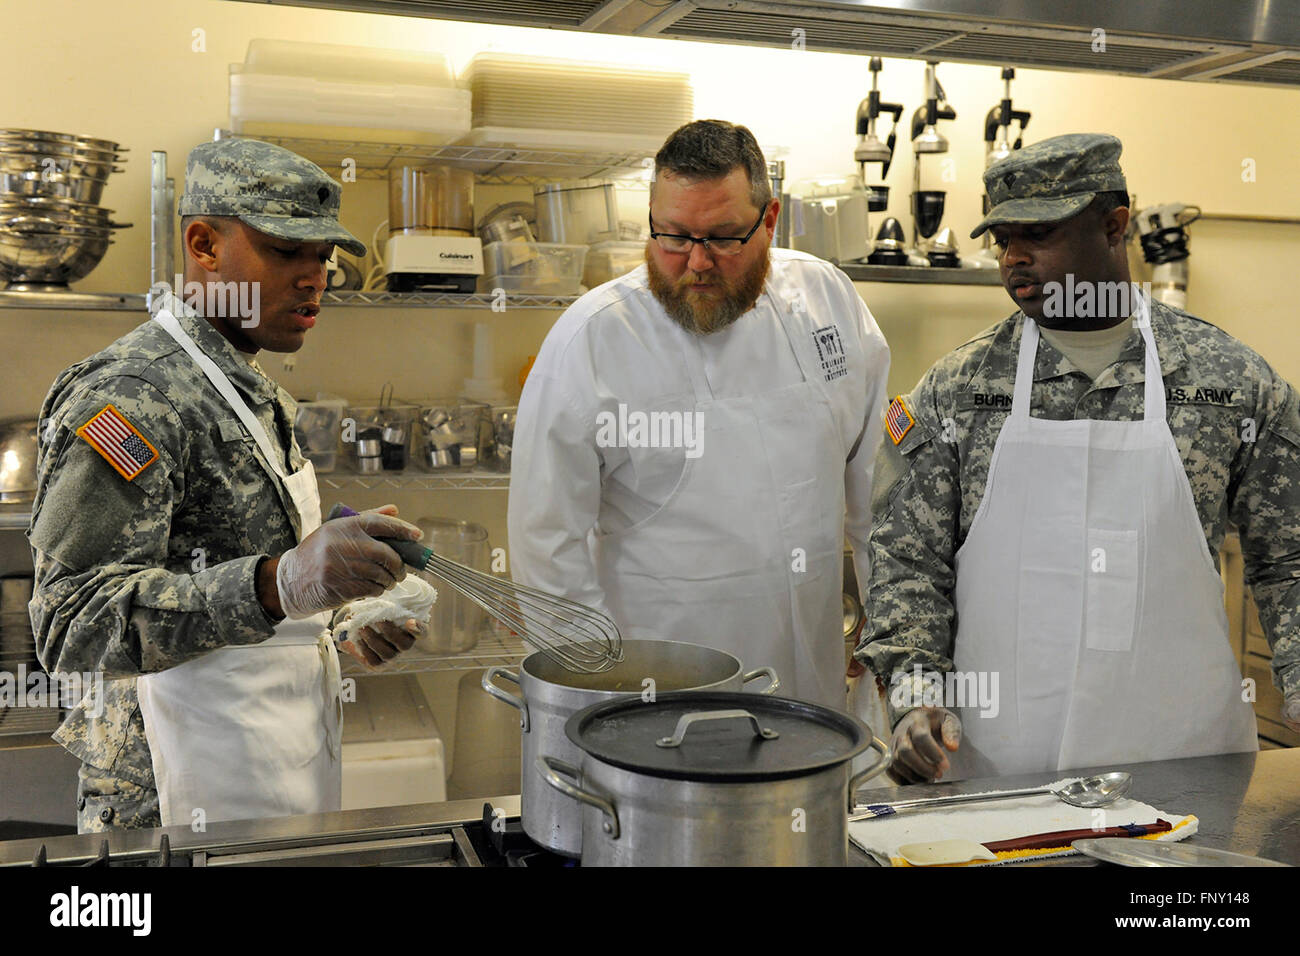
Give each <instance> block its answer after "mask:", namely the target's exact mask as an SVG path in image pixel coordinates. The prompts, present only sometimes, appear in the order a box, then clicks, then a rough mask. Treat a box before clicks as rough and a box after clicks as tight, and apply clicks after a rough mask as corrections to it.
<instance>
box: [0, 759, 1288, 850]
mask: <svg viewBox="0 0 1300 956" xmlns="http://www.w3.org/2000/svg"><path fill="white" fill-rule="evenodd" d="M1104 770H1127V771H1128V772H1129V773H1131V774H1133V790H1132V791H1131V793H1130V796H1131V797H1133V798H1134V799H1136V800H1141V801H1142V802H1144V803H1149V804H1151V805H1152V806H1155V807H1157V808H1159V809H1161V810H1166V811H1168V812H1170V813H1177V814H1186V813H1192V814H1195V815H1196V817H1197V818H1198V819H1199V821H1200V827H1199V830H1198V832H1197V833H1196V835H1195V836H1193V837H1190V838H1189V842H1191V843H1194V844H1196V845H1198V846H1208V847H1215V848H1218V849H1224V850H1232V851H1234V852H1237V853H1248V854H1251V855H1254V856H1261V857H1267V858H1269V859H1273V860H1280V861H1282V862H1284V863H1291V864H1295V865H1300V749H1293V750H1268V751H1262V752H1260V753H1258V754H1225V755H1222V756H1217V757H1193V758H1189V759H1185V760H1164V761H1158V762H1155V763H1140V764H1122V765H1116V766H1107V767H1096V768H1087V769H1085V770H1079V771H1070V772H1068V773H1066V772H1056V773H1040V774H1023V775H1018V776H1011V777H999V778H991V779H982V780H964V781H961V782H959V783H952V784H935V785H933V786H928V787H907V788H904V789H902V790H900V789H889V788H879V789H864V790H861V791H859V792H858V795H857V797H858V802H859V803H861V802H887V801H888V800H890V799H898V798H899V795H900V794H901V793H905V794H906V796H907V797H909V798H910V797H915V796H942V795H944V794H949V793H973V792H978V791H981V790H991V789H1011V788H1016V787H1030V786H1035V785H1040V784H1044V783H1050V782H1051V781H1053V780H1057V779H1059V778H1061V777H1063V776H1069V775H1074V774H1086V773H1090V772H1101V771H1104ZM485 799H486V800H489V801H490V802H491V803H492V804H493V806H496V807H499V808H501V810H502V811H503V812H504V813H505V814H507V815H508V816H510V817H515V816H518V814H519V798H518V797H517V796H503V797H489V798H483V799H473V800H456V801H448V802H445V803H427V804H414V805H411V806H404V807H386V808H382V809H373V810H347V811H342V812H339V813H321V814H312V815H307V816H296V817H278V818H273V819H267V820H249V821H235V822H231V823H212V824H209V826H208V828H207V832H205V833H195V832H193V831H192V830H191V829H190V828H189V827H188V826H177V827H166V828H163V829H158V830H134V831H122V832H115V833H110V834H107V835H102V834H89V835H86V836H67V837H53V838H50V839H45V840H40V839H36V840H11V841H9V842H5V843H0V865H15V864H19V865H21V864H28V863H30V862H31V860H32V858H33V857H34V856H35V854H36V851H37V849H38V848H39V847H40V846H41V844H42V843H44V844H45V846H46V851H47V854H48V859H49V861H50V862H51V863H55V862H58V860H59V859H61V858H74V857H78V856H85V855H91V856H93V855H94V854H95V852H97V850H98V848H99V846H100V844H101V842H102V841H103V840H104V839H105V838H107V839H108V842H109V850H110V852H111V853H112V855H113V856H114V857H119V858H120V857H131V856H132V855H140V856H149V855H152V854H153V852H154V851H155V850H156V848H157V846H158V840H159V837H160V836H161V834H163V833H166V834H167V835H168V838H169V840H170V841H171V845H172V849H173V851H176V850H181V849H184V848H186V847H198V846H214V845H220V846H231V845H238V844H244V843H248V842H250V841H296V840H309V841H313V842H325V841H329V840H339V839H341V838H343V837H345V836H347V835H349V834H356V833H360V832H365V833H366V834H367V835H370V836H373V835H374V834H376V833H382V832H384V831H386V830H398V829H403V828H409V827H413V826H428V827H436V826H442V825H446V824H449V823H458V822H470V821H474V820H478V819H480V817H481V815H482V812H483V803H484V800H485ZM850 857H851V859H850V862H851V864H853V865H859V866H861V865H870V863H871V861H870V860H869V858H867V856H866V854H864V853H861V852H860V851H859V850H857V849H856V848H851V849H850ZM1043 862H1044V863H1053V861H1043ZM1059 863H1069V864H1073V865H1096V861H1094V860H1091V859H1090V858H1087V857H1082V856H1073V857H1068V858H1065V860H1064V861H1059ZM1059 863H1057V864H1056V865H1059Z"/></svg>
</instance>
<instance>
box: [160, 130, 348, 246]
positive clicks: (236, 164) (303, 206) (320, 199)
mask: <svg viewBox="0 0 1300 956" xmlns="http://www.w3.org/2000/svg"><path fill="white" fill-rule="evenodd" d="M342 192H343V187H342V186H340V185H339V184H338V183H337V182H335V181H334V180H333V179H331V178H330V177H329V175H328V174H327V173H326V172H325V170H323V169H321V168H320V167H319V166H317V165H316V164H315V163H313V162H311V161H309V160H306V159H303V158H302V157H301V156H299V155H298V154H297V153H294V152H290V151H289V150H287V149H285V148H284V147H282V146H274V145H272V144H271V143H263V142H261V141H260V140H255V139H220V140H216V141H215V142H211V143H200V144H199V145H198V146H195V147H194V148H193V149H192V150H190V157H189V161H188V162H187V163H186V165H185V194H184V195H183V196H182V197H181V202H180V214H181V215H182V216H235V217H237V218H238V219H239V220H240V221H241V222H243V223H244V224H246V225H248V226H251V227H252V228H254V229H256V230H257V231H258V232H264V233H266V234H267V235H268V236H274V237H275V238H276V239H286V240H289V241H292V242H332V243H334V244H335V245H337V246H340V247H341V248H343V249H344V250H346V251H347V252H350V253H352V254H353V255H354V256H364V255H365V254H366V247H365V244H364V243H362V242H361V240H360V239H358V238H357V237H356V236H354V235H352V233H350V232H348V231H347V230H346V229H344V228H343V224H342V223H340V222H339V219H338V215H339V203H340V201H341V198H342Z"/></svg>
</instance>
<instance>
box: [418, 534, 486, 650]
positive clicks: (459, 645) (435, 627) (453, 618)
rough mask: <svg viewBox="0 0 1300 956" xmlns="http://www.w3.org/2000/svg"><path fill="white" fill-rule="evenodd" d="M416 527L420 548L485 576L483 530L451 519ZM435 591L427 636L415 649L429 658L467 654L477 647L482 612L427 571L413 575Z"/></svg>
mask: <svg viewBox="0 0 1300 956" xmlns="http://www.w3.org/2000/svg"><path fill="white" fill-rule="evenodd" d="M416 525H417V526H418V527H419V528H420V529H421V530H422V531H423V532H424V537H423V538H421V539H420V544H422V545H424V546H425V547H426V548H429V549H430V550H431V551H433V553H434V554H436V555H438V556H439V557H443V558H447V559H448V560H450V561H455V562H456V563H457V564H463V565H465V566H466V567H468V568H473V569H475V570H476V571H483V572H486V571H487V570H488V561H489V559H490V557H491V553H492V549H491V547H490V545H489V544H488V533H487V529H486V528H484V527H483V526H482V525H477V524H474V523H472V522H469V521H457V520H455V519H453V518H421V519H420V520H419V521H417V522H416ZM415 573H417V574H419V575H420V577H422V578H424V579H425V580H426V581H428V582H429V583H430V584H432V585H433V586H434V587H435V588H437V589H438V600H437V601H436V602H434V605H433V612H432V614H431V615H430V617H429V633H428V635H426V636H425V637H424V638H423V639H421V640H419V641H417V642H416V646H417V647H419V648H420V649H421V650H423V651H426V652H428V653H430V654H450V653H459V652H461V651H467V650H469V649H470V648H471V647H473V646H474V645H475V644H477V643H478V638H479V632H480V631H481V630H482V628H483V620H484V614H485V612H484V611H483V609H482V608H481V607H479V606H478V605H477V604H475V603H474V602H473V601H471V600H470V599H469V598H467V597H465V596H464V595H463V594H460V593H459V592H458V591H457V590H456V589H455V588H453V587H452V586H451V585H450V584H448V583H447V582H446V581H445V580H444V579H442V578H440V577H439V576H438V575H436V574H433V573H432V572H429V571H418V572H415Z"/></svg>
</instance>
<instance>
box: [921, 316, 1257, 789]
mask: <svg viewBox="0 0 1300 956" xmlns="http://www.w3.org/2000/svg"><path fill="white" fill-rule="evenodd" d="M1139 324H1140V326H1141V331H1142V338H1143V341H1144V342H1145V344H1146V385H1145V396H1146V397H1145V404H1144V409H1145V417H1144V420H1142V421H1136V422H1120V421H1092V420H1087V419H1083V420H1074V421H1049V420H1045V419H1038V418H1032V417H1030V395H1031V389H1032V386H1033V382H1034V359H1035V355H1036V353H1037V348H1038V338H1039V333H1038V326H1037V325H1036V324H1035V323H1034V322H1033V320H1032V319H1029V318H1026V319H1025V323H1024V331H1023V333H1022V336H1021V343H1020V358H1019V363H1018V365H1017V368H1016V383H1015V396H1014V399H1013V403H1012V407H1011V413H1010V415H1008V417H1007V420H1006V423H1005V424H1004V425H1003V426H1002V431H1001V433H1000V434H999V435H998V440H997V444H996V446H995V447H994V450H993V459H992V461H991V462H990V465H989V476H988V484H987V486H986V488H985V491H984V498H983V500H982V501H981V502H980V507H979V511H978V512H977V513H976V515H975V519H974V521H973V523H972V525H971V529H970V533H969V535H968V536H967V538H966V541H965V543H964V544H963V545H962V547H961V549H960V550H959V551H958V552H957V559H956V572H957V585H956V602H955V603H956V610H957V633H956V644H955V653H954V668H955V670H956V672H957V673H958V674H965V673H969V672H996V673H997V675H998V684H999V688H998V689H999V694H998V695H997V696H998V700H997V703H998V708H999V709H998V713H997V715H996V716H995V717H992V716H986V717H981V716H980V713H981V709H985V708H981V707H979V706H977V705H976V706H972V705H973V704H975V703H976V702H974V701H972V700H970V699H969V698H968V699H967V701H966V704H967V706H965V707H961V708H958V713H959V715H960V716H961V720H962V730H963V739H962V744H961V749H960V750H959V751H958V752H957V753H956V754H951V755H949V759H950V760H951V762H952V765H953V769H952V771H951V773H950V774H946V775H945V779H959V778H962V777H980V776H996V775H1002V774H1015V773H1028V772H1035V771H1054V770H1067V769H1073V768H1082V767H1090V766H1100V765H1106V764H1115V763H1132V762H1141V761H1149V760H1165V759H1170V758H1176V757H1193V756H1200V755H1204V754H1218V753H1229V752H1236V751H1246V750H1256V749H1258V741H1257V737H1256V730H1255V717H1254V713H1253V711H1252V709H1251V705H1250V704H1249V703H1246V702H1245V701H1243V700H1242V696H1241V692H1242V687H1241V674H1240V672H1239V670H1238V668H1237V664H1236V661H1235V660H1234V658H1233V656H1232V650H1231V648H1230V645H1229V640H1228V622H1227V615H1226V614H1225V612H1224V606H1223V581H1222V579H1221V578H1220V576H1219V571H1218V569H1217V568H1216V567H1215V566H1214V562H1213V560H1212V559H1211V557H1210V552H1209V548H1208V546H1207V544H1206V541H1205V534H1204V532H1203V531H1202V529H1201V522H1200V518H1199V516H1198V514H1197V511H1196V505H1195V501H1194V499H1193V498H1192V489H1191V485H1190V483H1189V482H1188V480H1187V474H1186V472H1185V471H1184V469H1183V464H1182V459H1181V458H1180V457H1179V454H1178V448H1177V446H1176V445H1175V444H1174V439H1173V435H1172V433H1171V432H1170V430H1169V426H1168V424H1167V423H1166V421H1165V391H1164V381H1163V378H1162V376H1161V371H1160V357H1159V355H1158V354H1157V350H1156V343H1155V338H1154V336H1153V335H1152V333H1151V323H1150V321H1149V316H1148V315H1147V314H1146V313H1145V312H1144V313H1143V315H1142V317H1141V321H1140V323H1139ZM990 686H991V685H990ZM987 710H990V711H991V708H987Z"/></svg>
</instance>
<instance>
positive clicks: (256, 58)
mask: <svg viewBox="0 0 1300 956" xmlns="http://www.w3.org/2000/svg"><path fill="white" fill-rule="evenodd" d="M244 71H245V72H247V73H279V74H282V75H285V76H314V77H320V78H322V79H331V80H337V81H340V82H343V81H348V80H350V81H354V82H361V83H390V84H393V83H395V84H410V85H412V86H446V87H454V86H455V85H456V79H455V76H454V75H453V74H452V69H451V61H450V60H449V59H448V58H447V54H445V53H433V52H430V51H427V50H393V49H389V48H387V47H372V46H351V45H348V44H342V43H310V42H306V41H303V40H270V39H257V40H249V41H248V51H247V52H246V53H245V54H244Z"/></svg>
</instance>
